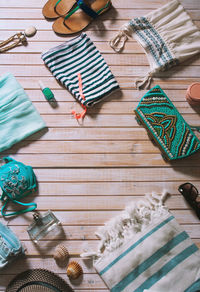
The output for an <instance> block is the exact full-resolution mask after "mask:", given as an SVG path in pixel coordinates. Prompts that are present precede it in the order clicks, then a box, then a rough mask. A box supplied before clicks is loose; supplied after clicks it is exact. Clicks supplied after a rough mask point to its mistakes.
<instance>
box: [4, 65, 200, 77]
mask: <svg viewBox="0 0 200 292" xmlns="http://www.w3.org/2000/svg"><path fill="white" fill-rule="evenodd" d="M198 67H199V66H197V68H196V66H195V67H193V66H177V67H176V68H171V69H170V70H169V71H167V72H160V73H159V76H160V77H161V78H164V77H165V78H168V77H170V75H171V76H173V77H174V78H184V77H190V78H196V77H198V71H197V69H198ZM7 69H8V70H9V71H11V72H12V73H13V74H14V75H15V76H16V77H23V76H26V77H28V76H29V77H34V76H38V77H48V76H49V77H51V76H52V74H51V72H50V71H49V70H48V69H47V68H46V67H45V66H40V65H39V66H32V67H31V70H29V69H30V66H29V65H24V66H19V65H7ZM110 69H111V71H112V73H113V74H114V75H115V76H116V77H118V76H120V77H122V76H123V77H137V76H145V75H146V74H147V72H148V70H149V67H148V66H134V67H131V66H126V67H124V70H123V73H122V70H121V66H111V67H110ZM25 72H26V73H25ZM0 74H1V75H2V74H4V66H1V65H0Z"/></svg>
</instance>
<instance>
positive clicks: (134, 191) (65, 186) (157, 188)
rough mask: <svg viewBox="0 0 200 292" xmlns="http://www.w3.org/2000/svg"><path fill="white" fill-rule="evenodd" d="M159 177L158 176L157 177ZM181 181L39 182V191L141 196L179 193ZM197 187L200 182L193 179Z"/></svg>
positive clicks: (52, 193)
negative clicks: (154, 193)
mask: <svg viewBox="0 0 200 292" xmlns="http://www.w3.org/2000/svg"><path fill="white" fill-rule="evenodd" d="M158 179H159V177H158ZM181 184H182V181H175V182H173V181H166V182H165V181H164V182H160V181H155V182H145V181H143V182H137V181H132V182H73V183H70V182H62V183H59V182H47V183H45V182H40V184H39V192H40V195H42V196H54V195H55V196H56V195H57V196H59V195H62V196H73V197H74V196H100V197H102V196H105V197H107V196H131V197H133V196H143V195H144V194H145V193H147V192H151V191H154V192H157V193H162V192H163V190H164V189H165V190H167V192H169V194H170V195H174V196H177V194H179V192H178V187H179V186H180V185H181ZM195 186H196V187H197V188H198V189H199V188H200V182H199V180H198V181H195Z"/></svg>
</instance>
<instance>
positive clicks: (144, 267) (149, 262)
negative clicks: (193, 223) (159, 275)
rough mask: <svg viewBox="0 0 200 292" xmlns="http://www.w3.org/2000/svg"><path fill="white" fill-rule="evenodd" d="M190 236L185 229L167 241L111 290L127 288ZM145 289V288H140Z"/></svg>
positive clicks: (114, 291) (118, 290)
mask: <svg viewBox="0 0 200 292" xmlns="http://www.w3.org/2000/svg"><path fill="white" fill-rule="evenodd" d="M187 238H188V234H187V233H186V232H185V231H183V232H181V233H180V234H178V235H177V236H175V237H174V238H172V239H171V240H170V241H169V242H167V243H166V244H165V245H164V246H162V247H161V248H160V249H158V250H157V251H156V252H155V253H154V254H152V255H151V256H150V257H149V258H147V259H146V260H145V261H144V262H142V263H141V264H140V265H138V266H137V267H136V268H135V269H134V270H133V271H131V272H130V273H129V274H128V275H127V276H126V277H125V278H124V279H123V280H122V281H120V282H119V283H118V284H117V285H116V286H115V287H113V288H112V289H111V292H120V291H123V289H125V287H126V286H128V285H129V284H130V283H131V282H132V281H134V280H135V279H136V278H137V277H139V275H140V274H142V273H143V272H144V271H145V270H147V269H148V268H150V267H151V266H152V265H153V264H155V263H156V262H157V261H158V260H159V259H160V258H161V257H163V256H165V255H166V254H167V253H168V252H170V250H171V249H173V248H174V247H175V246H177V245H178V244H179V243H181V242H182V241H183V240H185V239H187ZM138 291H143V290H138Z"/></svg>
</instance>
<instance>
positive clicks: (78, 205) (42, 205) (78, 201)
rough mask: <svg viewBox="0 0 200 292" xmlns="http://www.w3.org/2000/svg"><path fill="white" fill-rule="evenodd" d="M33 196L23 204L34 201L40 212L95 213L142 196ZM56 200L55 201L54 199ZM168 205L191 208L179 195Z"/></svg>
mask: <svg viewBox="0 0 200 292" xmlns="http://www.w3.org/2000/svg"><path fill="white" fill-rule="evenodd" d="M41 195H42V194H41V193H40V194H39V195H34V194H33V195H31V196H28V197H27V198H24V199H23V202H25V203H28V202H30V201H31V202H32V201H34V202H35V203H36V204H37V205H38V209H39V210H54V211H66V212H67V211H73V210H76V211H85V210H90V211H95V210H98V211H100V210H111V209H112V210H121V209H122V206H123V205H127V206H128V204H130V203H131V202H134V203H135V202H138V201H139V200H140V199H142V198H141V196H136V195H134V196H126V195H124V196H117V195H114V196H109V197H108V196H92V195H90V196H84V197H83V196H75V197H74V196H67V197H66V196H62V195H58V194H54V193H49V200H47V197H46V196H41ZM53 198H55V201H54V199H53ZM166 205H167V206H168V207H169V208H170V209H176V210H178V209H188V208H190V207H189V205H188V204H187V202H186V201H185V200H184V199H183V197H182V196H181V195H180V194H179V195H178V194H177V195H176V196H169V198H168V200H167V202H166ZM13 209H15V210H18V209H20V207H19V208H18V206H15V205H13V208H12V206H10V209H9V210H13Z"/></svg>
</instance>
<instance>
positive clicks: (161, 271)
mask: <svg viewBox="0 0 200 292" xmlns="http://www.w3.org/2000/svg"><path fill="white" fill-rule="evenodd" d="M162 201H163V196H158V195H155V194H153V195H151V196H149V197H148V200H147V201H146V202H145V203H144V202H138V203H137V204H133V205H132V206H129V207H128V208H126V210H125V211H124V212H123V213H122V214H121V215H120V216H119V217H116V218H114V219H113V220H111V221H110V222H108V223H107V224H106V225H105V226H104V227H102V228H101V230H100V231H99V233H98V234H97V235H98V236H99V237H100V238H101V244H100V246H99V251H98V254H97V256H98V259H97V260H95V262H94V265H95V268H96V270H97V272H98V273H99V274H100V276H101V277H102V279H103V280H104V282H105V283H106V284H107V286H108V287H109V289H110V291H111V292H121V291H123V292H133V291H134V292H143V291H152V292H165V291H166V292H174V291H176V292H183V291H185V292H186V291H187V292H195V291H200V252H199V249H198V247H197V246H196V245H195V244H194V243H193V242H192V241H191V239H190V238H189V236H188V234H187V233H186V232H185V231H184V230H182V228H181V226H180V225H179V224H178V223H177V221H176V219H175V218H174V216H173V215H172V214H171V213H170V212H169V211H168V210H167V208H166V207H164V206H163V204H162ZM85 255H86V254H85ZM85 255H84V254H83V255H82V256H85Z"/></svg>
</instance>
